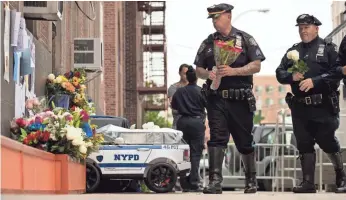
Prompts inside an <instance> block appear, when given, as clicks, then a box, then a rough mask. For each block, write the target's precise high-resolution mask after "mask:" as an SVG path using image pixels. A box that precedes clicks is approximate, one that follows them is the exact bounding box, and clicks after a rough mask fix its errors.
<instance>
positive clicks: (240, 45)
mask: <svg viewBox="0 0 346 200" xmlns="http://www.w3.org/2000/svg"><path fill="white" fill-rule="evenodd" d="M241 39H242V38H241V36H240V35H237V36H236V38H235V47H236V48H238V49H242V42H241Z"/></svg>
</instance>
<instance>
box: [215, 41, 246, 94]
mask: <svg viewBox="0 0 346 200" xmlns="http://www.w3.org/2000/svg"><path fill="white" fill-rule="evenodd" d="M242 51H243V50H242V49H240V48H237V47H235V46H234V41H233V40H230V41H221V40H215V41H214V59H215V63H216V66H219V65H231V64H232V63H233V62H234V61H235V60H236V59H237V58H238V56H239V55H240V53H241V52H242ZM216 66H214V67H213V72H214V73H216V79H215V80H213V82H212V84H211V86H210V88H211V89H212V90H217V89H218V88H219V86H220V83H221V77H220V76H219V75H217V67H216Z"/></svg>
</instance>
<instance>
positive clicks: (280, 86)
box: [278, 85, 286, 93]
mask: <svg viewBox="0 0 346 200" xmlns="http://www.w3.org/2000/svg"><path fill="white" fill-rule="evenodd" d="M278 90H279V92H280V93H283V92H285V91H286V88H285V86H283V85H279V87H278Z"/></svg>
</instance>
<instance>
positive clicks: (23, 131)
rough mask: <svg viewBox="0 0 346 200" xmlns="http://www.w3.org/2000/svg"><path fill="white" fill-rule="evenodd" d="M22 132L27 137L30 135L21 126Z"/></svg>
mask: <svg viewBox="0 0 346 200" xmlns="http://www.w3.org/2000/svg"><path fill="white" fill-rule="evenodd" d="M20 133H21V134H22V135H23V136H25V137H26V136H27V135H28V134H27V133H26V131H25V130H24V129H23V128H20Z"/></svg>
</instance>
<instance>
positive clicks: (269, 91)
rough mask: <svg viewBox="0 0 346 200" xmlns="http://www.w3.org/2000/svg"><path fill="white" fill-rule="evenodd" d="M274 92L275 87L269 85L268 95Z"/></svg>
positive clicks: (267, 87)
mask: <svg viewBox="0 0 346 200" xmlns="http://www.w3.org/2000/svg"><path fill="white" fill-rule="evenodd" d="M273 91H274V87H273V86H272V85H267V86H266V92H267V93H272V92H273Z"/></svg>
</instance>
